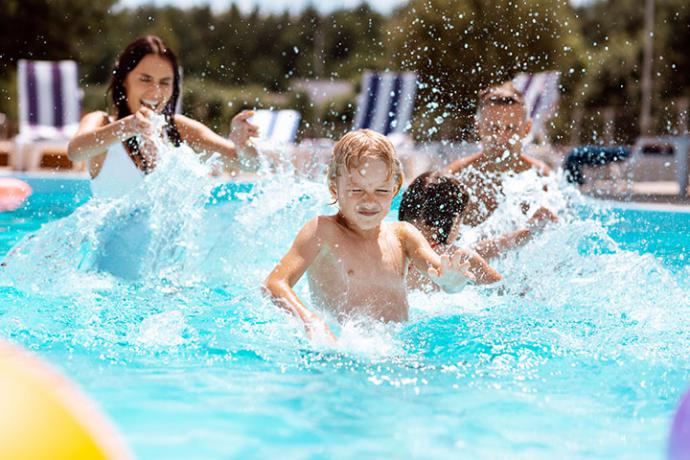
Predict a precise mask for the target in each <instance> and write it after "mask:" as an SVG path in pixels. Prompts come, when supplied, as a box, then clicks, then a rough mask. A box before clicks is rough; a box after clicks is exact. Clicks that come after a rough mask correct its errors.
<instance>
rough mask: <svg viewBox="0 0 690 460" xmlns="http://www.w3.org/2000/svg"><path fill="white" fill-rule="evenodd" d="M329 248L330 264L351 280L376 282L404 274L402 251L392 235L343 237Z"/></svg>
mask: <svg viewBox="0 0 690 460" xmlns="http://www.w3.org/2000/svg"><path fill="white" fill-rule="evenodd" d="M330 252H331V254H330V257H329V259H331V261H332V263H333V264H334V265H335V267H334V268H335V269H337V270H338V271H340V272H341V274H342V275H343V276H345V277H347V278H349V279H351V280H354V279H357V280H363V281H366V282H371V283H376V281H377V280H382V278H395V279H399V278H401V277H403V276H404V274H405V262H406V256H405V252H404V250H403V247H402V244H401V243H400V241H399V240H398V239H397V238H394V237H385V238H379V239H378V240H377V241H366V242H353V241H348V240H344V241H340V242H338V243H337V244H334V245H332V246H331V248H330Z"/></svg>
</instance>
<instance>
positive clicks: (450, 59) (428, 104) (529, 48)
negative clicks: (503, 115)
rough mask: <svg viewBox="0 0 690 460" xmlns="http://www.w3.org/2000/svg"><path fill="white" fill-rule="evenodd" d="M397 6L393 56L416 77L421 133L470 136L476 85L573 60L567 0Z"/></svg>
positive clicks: (574, 37)
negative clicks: (419, 82)
mask: <svg viewBox="0 0 690 460" xmlns="http://www.w3.org/2000/svg"><path fill="white" fill-rule="evenodd" d="M401 12H402V14H401V15H400V17H399V19H398V20H397V21H395V22H394V23H392V24H391V33H392V34H393V36H394V37H395V38H394V40H393V43H394V46H396V53H395V59H396V62H397V63H398V64H399V65H400V66H401V67H403V68H406V69H410V70H414V71H415V72H417V74H418V75H419V77H420V79H421V82H422V86H421V88H420V95H419V99H420V100H421V101H422V104H423V106H424V107H425V108H426V110H425V116H424V117H423V118H418V119H417V123H416V125H417V133H418V136H419V137H422V138H426V137H427V136H430V137H433V138H435V137H440V138H445V139H448V138H467V137H468V136H470V135H471V133H472V131H473V128H472V124H473V115H474V113H475V111H476V108H475V100H476V98H477V92H478V91H479V90H480V89H481V88H484V87H486V86H488V85H490V84H494V83H499V82H502V81H505V80H508V79H510V78H512V77H513V76H514V75H515V74H516V73H517V72H520V71H525V72H540V71H544V70H556V69H568V68H570V67H572V66H574V65H576V61H577V58H576V54H575V53H576V51H577V48H578V47H579V46H580V45H579V40H578V34H577V29H576V28H575V24H576V21H575V17H574V15H573V12H572V10H571V9H570V7H569V6H568V4H567V2H563V1H553V0H551V1H547V0H519V1H516V0H494V1H492V2H483V1H480V0H412V1H411V2H410V3H409V5H408V6H406V7H405V8H404V9H403V10H402V11H401Z"/></svg>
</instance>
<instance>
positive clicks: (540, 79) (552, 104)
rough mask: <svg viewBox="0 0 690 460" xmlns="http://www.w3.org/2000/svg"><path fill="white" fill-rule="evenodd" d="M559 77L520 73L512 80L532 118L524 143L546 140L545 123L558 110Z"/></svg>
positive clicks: (545, 73)
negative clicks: (530, 128)
mask: <svg viewBox="0 0 690 460" xmlns="http://www.w3.org/2000/svg"><path fill="white" fill-rule="evenodd" d="M560 75H561V74H560V73H559V72H540V73H535V74H528V73H520V74H518V75H517V76H516V77H515V78H514V79H513V84H514V85H515V87H516V88H517V89H518V90H520V91H521V92H522V93H523V94H524V96H525V102H526V103H527V108H528V109H529V111H530V116H531V117H532V130H531V131H530V133H529V134H528V135H527V137H526V138H525V142H526V143H529V142H533V141H535V140H538V141H545V140H546V135H547V126H546V122H547V121H548V120H549V118H551V117H552V116H553V115H554V113H555V112H556V110H557V109H558V98H559V91H558V80H559V78H560Z"/></svg>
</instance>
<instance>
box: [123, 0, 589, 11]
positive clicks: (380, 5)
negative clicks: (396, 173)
mask: <svg viewBox="0 0 690 460" xmlns="http://www.w3.org/2000/svg"><path fill="white" fill-rule="evenodd" d="M592 1H595V0H570V3H572V4H573V5H582V4H586V3H590V2H592ZM231 3H235V4H236V5H238V6H239V7H240V9H242V10H243V11H251V10H252V9H253V8H254V7H255V6H256V5H259V8H260V9H261V10H262V11H266V12H282V11H285V10H286V9H289V10H290V11H291V12H295V13H296V12H299V11H302V10H303V9H304V8H306V7H307V6H308V5H316V7H317V8H318V9H319V10H320V11H332V10H335V9H338V8H348V9H350V8H353V7H355V6H358V5H359V4H361V3H362V0H234V1H233V2H229V1H228V0H120V2H119V3H118V5H119V6H122V7H136V6H139V5H143V4H155V5H167V4H174V5H176V6H178V7H180V8H187V7H191V6H199V5H211V8H213V9H214V10H216V11H224V10H226V9H227V8H228V6H229V5H230V4H231ZM367 3H369V4H370V5H373V6H374V8H376V9H377V10H379V11H381V12H383V13H389V12H390V11H391V10H393V8H395V7H397V6H400V5H403V4H405V3H407V0H374V1H372V0H367Z"/></svg>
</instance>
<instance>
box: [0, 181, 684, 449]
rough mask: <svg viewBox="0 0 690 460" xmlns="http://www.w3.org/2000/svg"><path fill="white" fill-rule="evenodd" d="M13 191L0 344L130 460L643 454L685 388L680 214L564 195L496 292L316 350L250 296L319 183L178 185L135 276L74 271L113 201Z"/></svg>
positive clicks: (45, 186) (662, 437) (0, 290)
mask: <svg viewBox="0 0 690 460" xmlns="http://www.w3.org/2000/svg"><path fill="white" fill-rule="evenodd" d="M31 185H32V186H33V187H34V189H35V191H36V193H35V195H34V196H33V197H32V198H31V200H30V201H29V203H28V204H27V206H26V207H24V208H22V209H20V210H18V211H16V212H13V213H4V214H0V230H1V231H0V252H1V253H2V254H8V252H9V251H10V249H11V248H12V247H13V246H14V245H15V244H17V243H18V242H20V240H21V239H22V238H23V237H24V236H26V235H27V234H29V233H31V232H35V231H37V233H35V236H34V237H33V238H31V239H30V240H23V241H22V242H21V243H20V244H19V250H15V253H13V254H10V255H7V256H6V258H5V261H6V266H5V267H3V269H2V271H1V273H0V336H2V337H5V338H8V339H9V340H11V341H13V342H15V343H18V344H20V345H22V346H24V347H26V348H29V349H31V350H34V351H35V352H36V353H38V354H39V355H40V356H42V357H43V358H45V359H46V360H48V361H49V362H51V363H53V364H54V365H56V366H57V367H58V368H59V369H61V370H62V371H63V372H64V373H65V374H66V375H68V376H69V377H71V378H72V379H73V380H75V381H76V382H78V383H79V384H80V385H81V386H82V388H83V389H84V390H85V391H86V393H87V394H89V395H90V396H91V397H92V398H93V399H94V400H95V401H97V402H98V403H99V405H100V406H101V408H102V409H103V411H104V412H105V413H107V414H108V415H109V416H110V417H111V418H112V420H113V421H114V422H115V424H116V425H117V426H118V428H119V429H120V431H121V432H122V433H123V434H124V437H125V439H126V441H127V443H128V444H129V446H130V447H131V449H132V450H133V451H134V453H135V454H136V456H137V457H138V458H180V459H183V458H184V459H189V458H272V457H276V458H355V457H364V458H458V457H460V458H505V457H510V458H660V457H662V456H663V455H664V451H665V444H666V438H667V433H668V429H669V427H670V423H671V417H672V415H673V412H674V410H675V407H676V405H677V404H678V401H679V399H680V397H681V395H682V393H683V392H684V391H685V390H686V388H687V387H688V385H689V384H690V360H689V359H688V353H687V351H688V349H690V314H689V313H690V300H688V299H690V261H689V260H688V258H689V257H690V242H689V240H690V238H688V235H690V215H689V214H687V213H677V212H652V211H640V210H632V209H622V208H607V207H600V206H599V205H596V204H593V203H589V202H586V201H581V202H578V203H576V204H574V205H572V207H571V209H570V211H568V213H566V214H567V215H568V217H566V218H564V219H563V222H561V223H560V224H559V225H557V226H555V227H553V228H550V229H548V230H547V231H546V232H545V233H544V235H542V238H540V239H538V240H535V241H533V242H532V243H530V244H528V245H527V246H526V247H524V248H523V249H521V250H518V251H515V252H514V253H511V254H509V255H507V256H506V257H505V258H503V259H501V260H499V261H497V262H495V264H496V266H497V267H498V268H499V269H500V270H501V271H502V272H503V273H504V274H505V275H506V283H505V287H504V288H503V289H502V290H497V289H480V288H468V289H466V290H465V291H463V292H462V293H460V294H456V295H444V294H436V295H431V296H427V295H422V294H413V295H412V296H411V304H412V311H411V320H410V321H409V322H408V323H406V324H402V325H397V326H390V325H388V326H386V325H380V324H376V323H359V324H355V323H353V324H346V325H344V326H343V327H342V328H341V329H340V331H339V334H340V336H341V347H340V348H339V349H337V350H327V349H319V348H314V347H313V346H312V345H310V344H309V343H308V342H306V341H305V339H304V338H303V334H302V333H301V330H300V327H299V325H297V324H296V323H294V322H293V321H290V320H288V319H287V318H286V317H285V316H284V315H282V314H281V313H280V312H278V311H277V310H276V309H275V308H274V307H272V306H271V305H270V304H269V303H267V302H266V301H265V300H264V299H263V298H262V296H261V295H260V292H259V289H258V285H259V283H260V281H261V280H262V279H263V278H264V277H265V275H266V274H267V273H268V271H269V270H270V269H271V268H272V266H273V264H275V262H276V261H277V259H278V257H280V255H282V253H283V252H284V251H285V250H286V249H287V247H288V245H289V244H290V242H291V240H292V237H293V236H294V234H295V232H296V230H297V229H298V228H299V226H300V225H301V224H302V223H303V222H304V221H305V220H306V219H308V218H309V217H311V216H312V215H314V214H315V213H317V212H321V211H323V210H324V209H325V208H326V203H327V202H328V197H327V196H325V187H324V186H323V185H322V184H315V183H310V182H298V181H294V180H288V179H284V180H280V181H275V180H273V179H266V181H265V182H262V183H258V184H257V185H256V186H251V185H238V184H228V185H226V186H224V187H221V188H220V189H216V190H215V191H214V192H213V197H210V198H209V197H208V196H206V195H205V193H207V190H206V189H204V187H201V186H200V187H199V188H197V189H194V191H195V192H194V193H196V192H198V196H196V197H192V198H190V199H189V200H188V201H184V200H185V199H186V198H185V197H181V196H180V195H178V196H177V197H176V199H177V200H180V201H183V203H182V204H181V205H180V211H179V212H178V213H177V214H175V213H173V214H171V215H166V216H165V219H163V218H162V219H163V220H162V221H161V222H162V223H161V225H160V227H161V228H170V227H171V226H175V225H176V224H178V223H179V224H180V227H179V228H178V229H177V230H178V232H177V233H175V234H174V235H173V234H160V235H159V237H160V239H161V244H164V243H165V244H167V243H170V242H171V241H172V243H170V244H173V243H174V245H175V251H168V252H164V254H173V253H174V254H177V255H176V256H175V257H171V256H169V255H165V256H164V259H165V260H164V261H163V262H165V263H161V261H159V260H158V261H156V263H153V262H152V264H151V265H150V267H153V268H152V269H151V270H152V272H151V273H149V275H150V276H148V277H146V278H144V279H142V280H141V281H139V282H135V283H125V282H120V281H118V280H117V279H113V278H111V277H108V276H106V275H99V274H95V273H91V272H90V271H89V270H88V269H85V268H84V265H83V260H84V258H85V256H84V254H86V253H88V251H89V249H88V244H87V243H86V242H88V241H89V238H91V237H92V235H91V234H92V233H93V234H96V233H97V232H96V231H95V230H94V228H92V227H89V225H90V224H89V222H91V221H92V220H93V219H96V220H98V222H99V225H101V226H107V225H108V222H109V220H110V219H111V218H113V216H114V215H116V214H117V213H116V212H115V211H113V210H112V209H108V210H104V208H103V207H98V206H92V204H91V203H92V202H90V203H88V204H86V205H84V203H86V202H87V200H88V198H89V193H88V185H87V183H86V182H85V181H69V180H34V181H31ZM187 185H189V184H187ZM168 186H170V185H169V184H168ZM175 190H178V191H179V190H184V189H180V188H176V189H175ZM192 194H193V193H192ZM79 206H81V207H79ZM89 206H91V207H89ZM106 211H107V212H106ZM153 212H154V214H155V212H157V211H155V210H154V211H153ZM113 213H115V214H113ZM89 219H91V220H89ZM99 219H100V220H99ZM180 234H181V235H183V236H182V237H180V236H179V235H180ZM171 235H172V236H171ZM182 246H184V249H185V255H182V256H180V255H179V254H178V252H179V251H178V250H179V248H180V247H182ZM85 247H86V249H84V248H85ZM168 249H169V248H168ZM176 251H177V252H176ZM77 259H78V260H77ZM154 269H155V271H154ZM304 284H305V283H301V284H300V285H299V286H298V291H299V293H300V294H301V295H303V296H305V298H306V286H304Z"/></svg>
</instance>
